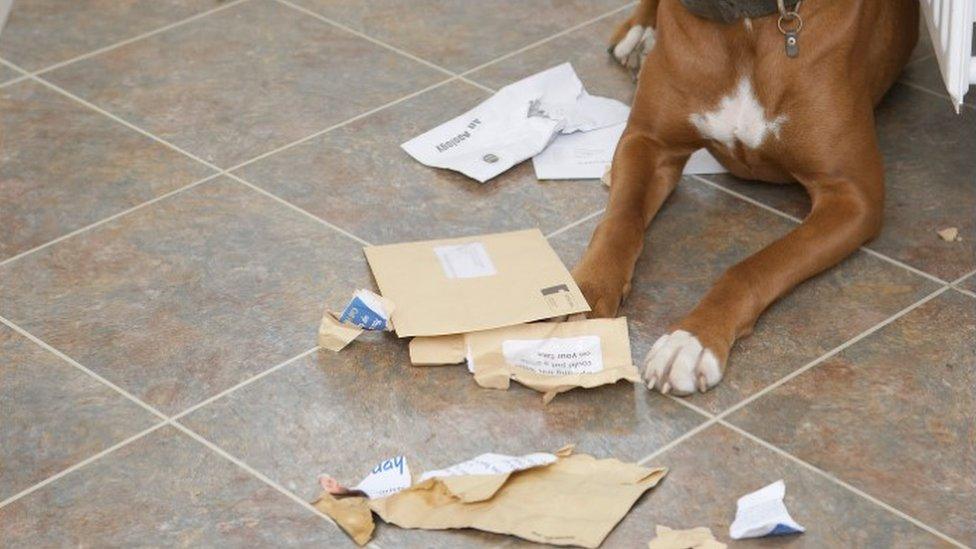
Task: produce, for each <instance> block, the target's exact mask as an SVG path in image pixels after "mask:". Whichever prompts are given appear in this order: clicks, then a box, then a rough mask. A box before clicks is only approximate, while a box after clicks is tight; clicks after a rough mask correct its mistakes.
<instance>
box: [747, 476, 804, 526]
mask: <svg viewBox="0 0 976 549" xmlns="http://www.w3.org/2000/svg"><path fill="white" fill-rule="evenodd" d="M784 496H786V484H784V483H783V481H782V480H777V481H776V482H774V483H772V484H770V485H769V486H766V487H765V488H762V489H759V490H756V491H755V492H752V493H751V494H746V495H744V496H742V497H741V498H739V501H738V502H736V509H735V521H733V522H732V525H731V526H729V537H731V538H732V539H744V538H761V537H765V536H782V535H786V534H797V533H801V532H804V531H806V529H805V528H804V527H802V526H800V525H799V524H797V523H796V521H794V520H793V518H792V517H790V513H789V511H787V510H786V505H784V504H783V497H784Z"/></svg>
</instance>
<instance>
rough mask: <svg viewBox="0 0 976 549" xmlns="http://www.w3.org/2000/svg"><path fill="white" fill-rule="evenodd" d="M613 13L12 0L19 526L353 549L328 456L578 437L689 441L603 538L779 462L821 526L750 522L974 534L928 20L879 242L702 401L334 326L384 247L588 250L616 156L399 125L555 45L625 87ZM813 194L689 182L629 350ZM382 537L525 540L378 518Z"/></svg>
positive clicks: (960, 269)
mask: <svg viewBox="0 0 976 549" xmlns="http://www.w3.org/2000/svg"><path fill="white" fill-rule="evenodd" d="M626 9H627V6H625V5H624V4H623V3H622V2H619V0H616V1H615V0H599V1H582V0H580V1H575V0H574V1H569V0H567V1H566V2H561V3H559V4H558V5H555V3H552V2H547V1H542V0H538V1H532V2H527V1H523V2H515V1H509V0H497V1H491V2H463V1H461V0H458V1H455V2H451V1H434V0H424V1H422V2H407V1H403V0H400V1H398V0H384V1H376V2H359V1H355V0H348V1H347V0H337V1H326V0H291V1H285V0H281V1H275V0H237V1H224V2H218V1H215V0H169V1H165V2H163V1H155V0H153V1H149V0H127V1H125V2H68V1H65V0H40V1H35V2H18V3H17V4H16V7H15V9H14V12H13V14H12V16H11V19H10V21H9V24H8V26H7V28H6V29H5V30H4V32H3V33H2V38H0V139H2V149H0V441H2V442H0V525H2V527H0V546H4V547H26V546H31V547H46V546H67V545H93V546H116V545H165V546H169V545H190V546H224V545H227V546H251V547H253V546H271V545H277V546H296V545H301V546H311V545H318V546H325V547H329V546H337V545H338V546H343V545H351V542H349V541H348V540H347V538H345V536H344V535H343V534H342V533H341V532H339V531H338V529H337V528H336V527H335V526H334V525H333V524H332V523H331V522H330V521H328V520H327V519H326V518H324V517H322V516H321V515H318V514H317V513H316V512H315V511H314V509H312V508H311V507H310V506H309V505H308V504H307V503H306V502H307V501H309V500H310V499H312V498H313V497H314V496H315V494H316V485H315V477H316V475H317V474H318V473H320V472H323V471H329V472H332V473H334V474H335V475H337V476H339V477H341V478H348V479H354V478H355V477H357V476H358V475H360V474H361V473H362V472H363V470H364V468H366V467H367V466H368V465H369V464H371V463H372V462H375V461H376V460H378V459H380V458H384V457H387V456H389V455H391V454H394V453H405V454H407V455H408V456H410V458H411V459H412V461H413V463H414V464H415V467H416V468H417V469H418V470H423V469H425V468H429V467H435V466H442V465H446V464H449V463H452V462H454V461H458V460H461V459H464V458H467V457H470V456H472V455H474V454H477V453H480V452H484V451H499V452H510V453H519V452H528V451H535V450H545V449H552V448H555V447H558V446H560V445H562V444H564V443H566V442H576V443H578V445H579V447H580V449H581V450H583V451H586V452H588V453H592V454H595V455H599V456H616V457H619V458H621V459H627V460H635V461H636V460H641V461H644V462H646V463H650V464H654V465H665V466H668V467H670V468H671V473H670V474H669V476H668V477H667V478H666V479H665V480H664V482H663V483H662V484H661V485H660V486H659V487H658V488H656V489H654V490H653V491H651V492H650V493H649V494H648V495H647V496H646V497H644V498H643V499H642V500H640V502H639V503H638V505H637V506H636V507H635V509H634V510H633V511H632V512H631V513H630V514H629V515H628V517H627V518H626V519H625V520H624V521H623V522H622V523H621V524H620V526H619V527H618V528H617V529H616V530H615V531H614V532H613V533H612V534H611V536H610V538H609V539H608V541H607V543H606V544H605V546H607V547H641V546H643V545H644V544H645V543H646V542H647V540H648V539H650V537H651V535H652V534H651V533H652V531H653V528H654V525H655V524H658V523H660V524H666V525H669V526H673V527H692V526H698V525H707V526H710V527H711V528H712V529H713V531H715V533H716V534H718V535H719V536H720V537H721V538H723V539H725V538H726V537H727V532H728V525H729V522H730V520H731V518H732V514H733V510H734V501H735V499H736V497H738V496H739V495H741V494H743V493H745V492H746V491H750V490H753V489H755V488H758V487H760V486H762V485H764V484H766V483H769V482H771V481H774V480H777V479H780V478H783V479H785V480H786V483H787V505H788V506H789V508H790V509H791V511H792V513H793V515H794V517H795V518H796V519H797V520H798V521H799V522H800V523H801V524H804V525H806V526H807V528H808V532H807V533H806V534H804V535H802V536H798V537H792V538H788V539H779V540H767V541H764V542H759V543H755V542H753V543H750V542H742V543H737V544H736V545H734V546H771V545H789V546H810V547H831V548H832V547H855V546H856V547H912V548H914V547H935V546H940V547H942V546H972V545H976V480H974V479H976V475H974V474H973V472H974V471H976V422H974V419H973V418H974V417H976V397H974V395H976V274H973V273H974V271H976V107H973V106H972V105H970V106H967V107H964V108H963V112H962V114H961V115H959V116H957V115H955V114H954V113H953V111H952V108H951V106H950V104H949V101H948V99H947V97H946V96H945V94H944V93H943V90H942V89H941V87H940V82H939V80H938V76H937V75H936V74H935V60H934V58H933V57H932V53H931V48H930V47H929V46H928V44H927V42H923V43H922V44H920V46H919V48H918V51H917V52H916V54H915V55H914V56H913V58H912V59H913V61H912V64H911V65H910V66H909V67H908V68H907V69H906V72H905V75H904V78H903V82H902V83H900V84H898V85H896V86H895V88H894V89H893V90H892V92H891V93H890V94H889V95H888V97H887V98H886V99H885V101H884V103H883V104H882V106H881V107H880V108H879V111H878V115H877V120H878V127H879V135H880V141H881V146H882V149H883V153H884V156H885V160H886V166H887V184H888V196H887V201H888V203H887V220H886V227H885V230H884V232H883V234H882V235H881V237H880V238H878V239H877V240H875V241H874V242H872V243H871V244H870V245H868V246H867V247H865V248H864V249H863V250H862V251H860V252H858V253H857V254H855V255H854V256H852V257H851V258H849V259H848V260H846V261H845V262H844V263H843V264H841V265H840V266H839V267H837V268H835V269H833V270H831V271H829V272H828V273H825V274H824V275H822V276H819V277H817V278H816V279H814V280H812V281H810V282H809V283H807V284H804V285H803V286H802V287H800V288H799V289H798V290H797V291H796V292H794V293H792V294H791V295H789V296H788V297H786V298H785V299H783V300H782V301H781V302H779V303H777V304H776V305H775V306H774V307H773V308H772V310H771V311H770V312H769V313H768V314H767V315H765V316H764V317H763V319H762V321H761V322H760V324H759V326H757V329H756V331H755V334H754V335H753V336H752V337H750V338H748V339H745V340H743V341H742V342H740V344H739V345H738V346H737V347H736V349H735V350H734V352H733V354H732V357H731V361H730V362H731V364H730V368H729V371H728V374H727V376H726V379H725V381H724V382H723V383H722V384H721V385H720V386H719V387H718V388H717V389H716V390H714V391H712V392H710V393H708V394H706V395H697V396H694V397H690V398H688V399H684V400H682V399H676V398H669V397H663V396H661V395H659V394H656V393H649V392H648V391H646V390H645V389H643V388H642V387H640V386H626V385H616V386H612V387H603V388H599V389H593V390H590V391H576V392H571V393H569V394H567V395H565V396H562V397H560V398H558V399H556V400H555V401H554V402H553V403H552V404H551V405H549V406H548V407H545V408H544V407H542V406H541V404H540V400H539V397H538V394H536V393H534V392H531V391H528V390H525V389H523V388H521V387H517V386H513V387H512V389H511V390H509V391H507V392H496V391H489V390H483V389H480V388H478V387H476V386H475V385H474V384H473V383H472V382H471V380H470V378H469V376H468V375H467V374H466V373H464V372H463V369H462V370H458V369H455V368H433V369H418V368H411V367H410V366H409V365H408V363H407V360H406V356H405V345H404V343H403V342H401V341H397V340H396V339H394V338H392V337H388V336H385V335H373V336H370V337H367V338H365V340H364V341H361V342H357V343H354V344H353V345H352V346H351V347H350V348H348V349H347V350H346V351H344V352H342V353H339V354H333V353H330V352H325V351H319V350H318V349H317V348H316V347H315V328H316V324H317V320H318V317H319V315H320V313H321V311H322V309H323V305H324V304H325V303H327V302H328V303H332V304H336V303H339V302H341V301H342V299H344V297H345V296H346V295H348V293H349V292H351V291H352V290H353V289H355V288H357V287H362V286H369V285H370V284H371V283H372V282H371V280H370V275H369V272H368V270H367V268H366V266H365V263H364V261H363V259H362V254H361V252H360V248H361V246H362V245H363V244H364V243H385V242H396V241H402V240H410V239H419V238H430V237H445V236H454V235H464V234H472V233H477V232H486V231H498V230H506V229H514V228H526V227H540V228H541V229H542V230H543V231H544V232H546V233H547V234H549V235H551V242H552V244H553V246H554V247H555V248H556V250H557V251H558V252H559V253H560V254H561V256H562V257H563V259H564V260H565V261H566V262H567V263H572V262H573V261H574V260H575V259H576V258H577V257H578V256H579V254H580V253H581V252H582V249H583V247H584V246H585V244H586V241H587V239H588V237H589V234H590V232H591V231H592V229H593V226H594V224H595V223H596V218H597V217H598V215H599V213H600V211H601V209H602V207H603V204H604V203H605V200H606V192H605V190H604V189H603V187H602V186H601V185H600V184H599V183H597V182H594V181H568V182H548V183H539V182H537V181H536V180H535V178H534V176H533V174H532V172H531V168H530V167H529V166H528V165H521V166H517V167H516V168H514V169H512V170H511V171H509V172H508V173H506V174H504V175H503V176H501V177H499V178H498V179H497V180H495V181H493V182H491V183H489V184H486V185H483V186H480V185H478V184H476V183H474V182H472V181H470V180H467V179H465V178H463V177H461V176H459V175H457V174H454V173H449V172H445V171H438V170H433V169H428V168H425V167H423V166H421V165H419V164H417V163H416V162H414V161H412V160H411V159H409V158H408V157H407V156H406V155H405V154H404V153H403V152H402V151H401V150H400V149H399V148H398V144H399V143H401V142H402V141H405V140H406V139H408V138H409V137H412V136H414V135H416V134H417V133H419V132H421V131H423V130H425V129H428V128H430V127H432V126H434V125H436V124H437V123H439V122H442V121H444V120H446V119H448V118H450V117H452V116H454V115H456V114H458V113H460V112H462V111H463V110H465V109H466V108H467V107H469V106H471V105H473V104H475V103H476V102H478V101H479V100H481V99H482V98H484V97H486V95H487V94H488V93H490V92H491V91H492V90H494V89H497V88H498V87H500V86H503V85H505V84H507V83H509V82H511V81H514V80H516V79H518V78H520V77H523V76H526V75H528V74H531V73H533V72H536V71H538V70H541V69H544V68H547V67H549V66H552V65H555V64H558V63H560V62H563V61H567V60H568V61H572V62H573V64H574V66H575V67H576V69H577V71H578V72H579V74H580V76H581V78H582V79H583V81H584V82H585V83H586V85H587V88H588V90H589V91H590V92H591V93H594V94H600V95H608V96H612V97H616V98H619V99H622V100H625V101H626V100H629V99H630V98H631V97H632V94H633V84H632V82H631V80H630V76H629V74H628V73H627V72H626V71H624V70H623V69H621V68H619V67H617V66H615V65H614V64H613V63H611V62H610V60H609V59H608V58H607V56H606V53H605V51H604V41H605V39H606V37H607V36H608V34H609V32H610V31H611V30H612V28H613V27H614V25H615V24H616V23H617V22H618V21H619V20H621V19H622V18H623V17H624V16H625V13H626ZM972 95H973V94H970V97H972ZM807 207H808V205H807V201H806V199H805V198H804V196H803V194H802V193H801V192H800V191H799V190H798V189H796V188H793V187H789V186H770V185H764V184H757V183H749V182H743V181H737V180H734V179H732V178H729V177H709V178H694V177H689V178H686V179H685V180H684V181H683V183H682V185H681V187H680V188H679V191H678V192H677V193H676V194H675V196H673V197H672V198H671V199H670V200H669V201H668V204H667V205H666V206H665V208H664V210H663V211H662V213H661V215H660V217H659V219H657V220H656V222H655V223H654V225H653V226H652V228H651V229H650V231H649V244H648V253H647V254H646V255H645V256H644V257H643V258H642V259H641V261H640V266H639V269H638V274H637V279H636V281H635V285H634V290H633V294H632V295H631V296H630V299H629V301H628V302H627V304H626V305H625V307H624V311H623V312H624V313H625V314H626V315H627V316H628V317H629V319H630V326H631V330H632V333H633V344H634V353H635V357H636V358H640V357H641V356H642V355H643V353H644V352H645V351H646V350H647V348H648V346H649V344H650V343H651V342H652V341H653V339H654V338H655V337H656V336H657V335H659V334H660V332H661V330H662V329H663V328H664V327H665V326H666V325H667V324H668V323H669V322H671V321H672V320H674V319H675V318H677V317H678V316H679V315H681V314H682V313H683V312H685V311H686V310H687V309H688V308H689V307H690V306H691V305H692V304H693V303H694V302H695V301H696V299H697V298H698V297H699V296H700V295H701V294H702V292H704V291H705V289H706V288H707V287H708V284H709V282H710V281H711V280H713V279H714V278H715V276H716V275H717V273H719V272H721V271H722V270H723V269H724V268H725V267H727V266H729V265H731V264H732V263H734V262H735V261H737V260H739V259H741V258H742V257H744V256H746V255H748V254H750V253H751V252H753V251H755V250H757V249H759V248H760V247H762V246H763V245H764V244H766V243H768V242H769V241H770V240H771V239H773V238H775V236H776V235H778V234H781V233H783V232H785V231H786V230H788V229H789V228H790V227H792V226H793V225H794V224H795V223H796V222H797V220H798V218H799V217H802V216H803V215H804V213H805V211H806V208H807ZM946 226H956V227H958V228H959V229H960V232H961V235H962V241H960V242H951V243H949V242H943V241H942V240H940V239H938V237H937V236H936V235H935V231H936V230H937V229H941V228H943V227H946ZM374 545H375V546H377V547H387V548H388V547H401V546H415V547H435V546H443V547H459V546H498V545H505V546H507V545H522V544H521V543H519V542H518V541H517V540H513V539H510V538H505V537H501V536H495V535H489V534H480V533H477V532H467V531H456V532H423V531H404V530H399V529H396V528H391V527H386V526H383V525H380V527H379V530H378V535H377V538H376V540H375V542H374Z"/></svg>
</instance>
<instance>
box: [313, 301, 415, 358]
mask: <svg viewBox="0 0 976 549" xmlns="http://www.w3.org/2000/svg"><path fill="white" fill-rule="evenodd" d="M373 309H377V310H373ZM395 310H396V306H395V305H394V303H393V302H392V301H390V300H389V299H386V298H385V297H383V296H381V295H378V294H376V293H374V292H371V291H369V290H356V292H354V293H353V296H352V299H351V300H350V301H349V304H347V305H346V307H345V309H343V312H342V313H334V312H332V311H329V310H326V311H325V313H323V314H322V322H320V323H319V333H318V343H319V346H321V347H323V348H325V349H328V350H330V351H335V352H338V351H341V350H342V349H343V348H345V346H346V345H349V344H350V343H352V341H353V340H354V339H356V338H357V337H359V335H360V334H362V333H363V331H365V330H367V329H368V330H385V331H390V330H392V329H393V328H392V320H391V319H390V317H391V316H392V313H393V312H394V311H395Z"/></svg>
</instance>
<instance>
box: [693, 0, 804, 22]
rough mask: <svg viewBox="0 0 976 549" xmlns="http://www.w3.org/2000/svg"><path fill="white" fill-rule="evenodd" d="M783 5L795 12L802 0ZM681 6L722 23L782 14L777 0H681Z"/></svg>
mask: <svg viewBox="0 0 976 549" xmlns="http://www.w3.org/2000/svg"><path fill="white" fill-rule="evenodd" d="M783 3H784V5H785V7H786V9H787V10H789V11H793V10H794V8H796V5H797V4H799V3H800V0H783ZM681 4H682V5H684V7H685V8H687V9H688V11H690V12H691V13H694V14H695V15H697V16H699V17H704V18H705V19H711V20H712V21H719V22H721V23H731V22H733V21H736V20H738V19H742V18H745V17H765V16H767V15H773V14H774V13H780V7H779V4H778V2H777V0H681Z"/></svg>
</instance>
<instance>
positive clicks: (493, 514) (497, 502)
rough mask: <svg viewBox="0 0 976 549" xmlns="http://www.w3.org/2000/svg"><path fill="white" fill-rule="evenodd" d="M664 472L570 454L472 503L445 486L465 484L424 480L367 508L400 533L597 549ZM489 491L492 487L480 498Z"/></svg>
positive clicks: (482, 493) (516, 477) (453, 480)
mask: <svg viewBox="0 0 976 549" xmlns="http://www.w3.org/2000/svg"><path fill="white" fill-rule="evenodd" d="M665 473H666V471H665V469H649V468H645V467H640V466H638V465H634V464H630V463H623V462H620V461H618V460H616V459H602V460H598V459H596V458H593V457H592V456H587V455H582V454H578V455H571V456H568V457H564V458H560V459H559V460H558V461H556V462H555V463H553V464H551V465H547V466H542V467H536V468H533V469H528V470H525V471H519V472H514V473H511V474H510V475H508V478H507V480H505V481H504V482H501V483H500V484H498V479H492V482H491V483H488V486H487V487H485V489H484V490H481V491H478V492H477V493H478V497H476V498H471V497H470V496H467V500H464V499H462V498H461V496H459V495H458V494H457V493H455V492H454V491H452V486H454V487H455V488H454V489H457V488H456V486H457V485H458V484H459V483H464V482H465V479H464V478H463V477H449V478H448V479H437V478H435V479H429V480H426V481H424V482H421V483H419V484H415V485H414V486H411V487H410V488H408V489H406V490H403V491H402V492H399V493H397V494H394V495H392V496H389V497H386V498H382V499H378V500H370V501H369V505H370V507H371V508H372V509H373V511H374V512H376V513H377V514H378V515H379V516H380V517H381V518H382V519H383V520H384V521H386V522H389V523H392V524H396V525H397V526H401V527H403V528H424V529H434V530H440V529H448V528H475V529H478V530H483V531H486V532H495V533H498V534H510V535H514V536H518V537H520V538H523V539H527V540H529V541H535V542H539V543H550V544H553V545H575V546H579V547H597V546H599V545H600V543H602V542H603V540H604V538H606V536H607V535H608V534H609V533H610V531H611V530H612V529H613V527H614V526H615V525H616V524H617V523H618V522H620V520H621V519H622V518H623V517H624V515H626V514H627V512H628V511H629V510H630V508H631V507H632V506H633V504H634V502H636V501H637V498H639V497H640V496H641V494H643V493H644V492H645V491H647V490H648V489H650V488H652V487H653V486H655V485H656V484H657V483H658V481H660V479H661V478H662V477H663V476H664V475H665ZM445 481H447V482H445ZM492 486H498V487H497V489H496V491H495V492H494V493H492V494H490V495H487V497H486V493H487V492H488V491H489V490H488V488H490V487H492ZM468 493H469V492H463V491H462V494H468Z"/></svg>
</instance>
